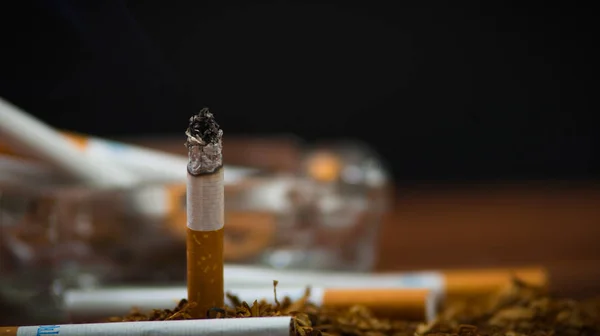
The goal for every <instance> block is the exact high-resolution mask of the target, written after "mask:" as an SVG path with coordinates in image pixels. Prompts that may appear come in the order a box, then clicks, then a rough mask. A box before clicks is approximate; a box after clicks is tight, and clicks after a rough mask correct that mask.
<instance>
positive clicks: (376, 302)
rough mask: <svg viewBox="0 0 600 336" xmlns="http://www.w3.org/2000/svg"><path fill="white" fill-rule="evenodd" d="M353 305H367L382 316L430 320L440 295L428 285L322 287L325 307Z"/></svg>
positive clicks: (335, 307) (337, 307)
mask: <svg viewBox="0 0 600 336" xmlns="http://www.w3.org/2000/svg"><path fill="white" fill-rule="evenodd" d="M353 305H360V306H363V307H366V308H368V309H369V310H371V311H372V312H373V313H374V314H375V315H377V316H381V317H388V318H401V319H407V320H418V321H423V320H431V319H432V318H433V317H434V316H435V313H436V311H437V307H438V305H439V297H438V296H437V295H436V294H435V293H434V292H433V291H430V290H428V289H392V288H385V289H384V288H382V289H347V288H338V289H332V288H327V289H325V290H324V293H323V301H322V306H323V307H324V308H332V309H343V308H348V307H351V306H353Z"/></svg>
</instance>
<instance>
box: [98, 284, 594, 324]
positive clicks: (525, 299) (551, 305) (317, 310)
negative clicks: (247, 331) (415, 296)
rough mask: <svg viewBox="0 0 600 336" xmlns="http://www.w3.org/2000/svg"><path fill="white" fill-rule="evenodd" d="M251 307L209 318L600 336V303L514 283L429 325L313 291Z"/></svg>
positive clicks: (155, 316) (167, 313)
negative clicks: (313, 298) (334, 305)
mask: <svg viewBox="0 0 600 336" xmlns="http://www.w3.org/2000/svg"><path fill="white" fill-rule="evenodd" d="M274 285H275V286H274V287H275V288H274V292H275V293H274V295H275V304H270V303H268V302H267V301H266V300H264V299H263V300H261V301H254V302H253V303H252V304H251V305H250V304H248V303H247V302H244V301H240V300H239V298H237V297H236V296H235V295H233V294H228V298H229V300H230V302H231V304H232V305H231V306H226V307H223V308H219V307H215V309H212V310H211V311H209V312H208V316H209V317H210V318H244V317H269V316H294V324H295V329H296V333H297V335H300V336H317V335H321V336H421V335H429V336H450V335H452V336H484V335H489V336H500V335H506V336H526V335H535V336H550V335H582V336H587V335H590V336H592V335H600V298H597V299H591V300H587V301H574V300H568V299H557V298H553V297H550V296H547V295H546V294H545V293H543V292H541V291H539V290H536V289H534V288H531V287H528V286H527V285H525V284H524V283H522V282H520V281H518V280H516V279H515V280H514V281H513V283H512V284H511V285H510V286H508V287H507V288H506V289H504V290H503V291H501V292H499V293H495V294H494V295H490V296H488V297H481V298H478V299H476V300H471V301H464V302H459V303H453V304H452V305H449V306H447V307H445V308H444V309H443V310H442V311H441V312H440V314H439V315H438V317H437V319H436V320H434V321H432V322H430V323H423V322H421V323H419V322H414V321H403V320H390V319H381V318H377V316H374V315H373V314H372V313H371V312H370V311H369V310H368V309H366V308H364V307H361V306H353V307H349V308H347V309H337V310H332V309H324V308H321V307H318V306H316V305H314V304H312V303H311V302H309V300H308V298H309V297H310V290H309V289H307V291H306V293H305V295H304V297H302V298H301V299H300V300H298V301H291V300H290V299H289V298H287V297H285V298H283V300H281V301H279V300H278V298H277V293H276V288H277V282H276V281H275V282H274ZM189 308H190V304H189V303H188V302H187V301H186V300H181V302H180V303H179V304H178V305H177V307H176V308H175V309H173V310H169V309H166V310H153V311H152V312H150V313H149V314H143V313H141V312H139V311H133V312H132V313H131V314H129V315H127V316H125V317H119V318H111V319H110V320H109V321H110V322H121V321H157V320H183V319H191V318H190V315H189V314H188V313H187V310H188V309H189Z"/></svg>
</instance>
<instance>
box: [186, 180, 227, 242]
mask: <svg viewBox="0 0 600 336" xmlns="http://www.w3.org/2000/svg"><path fill="white" fill-rule="evenodd" d="M224 197H225V196H224V188H223V168H219V169H218V170H217V171H216V172H214V173H212V174H206V175H203V176H202V178H199V177H197V176H193V175H190V174H188V188H187V199H188V206H187V218H188V222H187V226H188V227H189V228H190V229H192V230H194V231H216V230H220V229H221V228H223V224H224V222H225V220H224V206H225V199H224ZM191 205H193V206H191Z"/></svg>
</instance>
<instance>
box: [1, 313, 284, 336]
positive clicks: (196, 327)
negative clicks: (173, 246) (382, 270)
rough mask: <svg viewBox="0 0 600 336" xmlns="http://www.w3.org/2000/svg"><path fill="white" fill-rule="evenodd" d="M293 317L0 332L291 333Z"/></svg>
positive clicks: (69, 335) (67, 335)
mask: <svg viewBox="0 0 600 336" xmlns="http://www.w3.org/2000/svg"><path fill="white" fill-rule="evenodd" d="M294 334H295V331H294V330H293V324H292V318H291V317H289V316H286V317H250V318H231V319H204V320H180V321H143V322H114V323H89V324H64V325H44V326H27V327H0V336H41V335H47V336H51V335H60V336H144V335H155V336H196V335H197V336H263V335H269V336H290V335H294Z"/></svg>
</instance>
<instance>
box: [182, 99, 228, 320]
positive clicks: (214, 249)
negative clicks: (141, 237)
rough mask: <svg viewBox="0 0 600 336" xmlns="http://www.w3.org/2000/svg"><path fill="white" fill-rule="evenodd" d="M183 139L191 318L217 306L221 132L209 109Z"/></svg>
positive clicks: (195, 118)
mask: <svg viewBox="0 0 600 336" xmlns="http://www.w3.org/2000/svg"><path fill="white" fill-rule="evenodd" d="M185 133H186V135H187V142H186V146H187V148H188V156H189V162H188V165H187V171H188V175H187V176H188V179H187V245H186V246H187V290H188V295H187V297H188V301H189V302H195V303H196V306H195V307H194V308H193V309H192V310H191V314H192V316H193V317H196V318H203V317H206V314H207V312H208V310H209V309H211V308H214V307H222V306H223V304H224V302H223V298H224V292H223V262H224V261H223V225H224V189H223V155H222V152H221V151H222V143H221V137H222V136H223V131H222V130H221V129H220V128H219V125H218V124H217V123H216V121H215V118H214V117H213V115H212V113H210V112H209V111H208V109H206V108H205V109H202V110H201V111H200V113H198V115H195V116H192V117H191V118H190V124H189V127H188V129H187V131H186V132H185Z"/></svg>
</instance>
